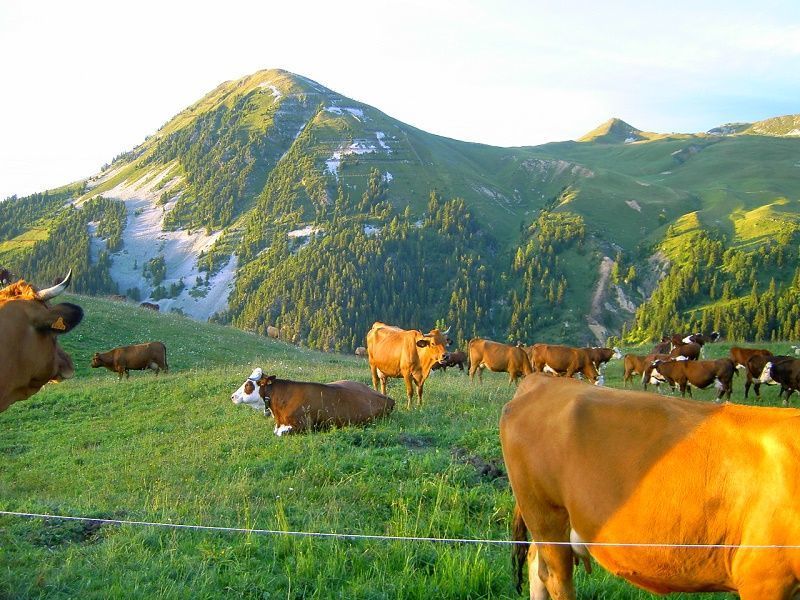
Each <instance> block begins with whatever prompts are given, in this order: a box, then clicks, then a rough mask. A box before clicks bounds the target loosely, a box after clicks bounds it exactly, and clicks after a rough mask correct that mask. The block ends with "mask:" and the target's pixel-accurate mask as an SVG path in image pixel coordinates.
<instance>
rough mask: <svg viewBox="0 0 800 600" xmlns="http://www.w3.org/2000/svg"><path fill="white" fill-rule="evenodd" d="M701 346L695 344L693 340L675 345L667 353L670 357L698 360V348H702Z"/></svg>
mask: <svg viewBox="0 0 800 600" xmlns="http://www.w3.org/2000/svg"><path fill="white" fill-rule="evenodd" d="M702 348H703V347H702V346H701V345H700V344H696V343H694V342H688V343H686V344H679V345H677V346H675V347H674V348H673V349H672V350H671V351H670V353H669V355H670V357H671V358H681V357H683V358H684V359H686V360H698V359H699V358H700V350H702Z"/></svg>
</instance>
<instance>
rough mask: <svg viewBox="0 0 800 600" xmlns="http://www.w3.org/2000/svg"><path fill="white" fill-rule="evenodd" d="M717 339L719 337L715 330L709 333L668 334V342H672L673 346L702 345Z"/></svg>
mask: <svg viewBox="0 0 800 600" xmlns="http://www.w3.org/2000/svg"><path fill="white" fill-rule="evenodd" d="M718 339H719V332H717V331H712V332H711V333H709V334H704V333H687V334H683V333H673V334H672V335H671V336H669V340H670V342H672V345H673V346H680V345H681V344H698V345H700V346H703V345H704V344H709V343H713V342H716V341H717V340H718ZM662 341H663V339H662Z"/></svg>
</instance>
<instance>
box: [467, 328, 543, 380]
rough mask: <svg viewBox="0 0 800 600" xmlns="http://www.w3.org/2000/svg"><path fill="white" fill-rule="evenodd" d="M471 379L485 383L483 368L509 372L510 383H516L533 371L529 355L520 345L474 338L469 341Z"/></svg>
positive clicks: (497, 371)
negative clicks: (476, 377) (476, 373)
mask: <svg viewBox="0 0 800 600" xmlns="http://www.w3.org/2000/svg"><path fill="white" fill-rule="evenodd" d="M468 352H469V380H470V383H472V382H473V381H474V380H475V371H477V372H478V381H479V382H480V383H483V370H484V369H485V368H488V369H489V370H490V371H494V372H496V373H500V372H505V373H508V383H509V384H511V383H516V382H517V380H518V379H519V378H520V377H524V376H525V375H530V374H531V373H533V369H532V368H531V363H530V360H528V355H527V354H525V350H523V349H522V348H521V347H519V346H509V345H508V344H501V343H499V342H493V341H491V340H484V339H482V338H474V339H472V340H470V341H469V348H468Z"/></svg>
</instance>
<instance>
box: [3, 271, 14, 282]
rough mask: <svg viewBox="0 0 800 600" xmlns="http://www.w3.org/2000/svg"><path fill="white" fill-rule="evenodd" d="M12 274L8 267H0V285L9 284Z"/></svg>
mask: <svg viewBox="0 0 800 600" xmlns="http://www.w3.org/2000/svg"><path fill="white" fill-rule="evenodd" d="M13 278H14V276H13V275H12V274H11V271H9V270H8V269H0V285H9V284H10V283H11V280H12V279H13Z"/></svg>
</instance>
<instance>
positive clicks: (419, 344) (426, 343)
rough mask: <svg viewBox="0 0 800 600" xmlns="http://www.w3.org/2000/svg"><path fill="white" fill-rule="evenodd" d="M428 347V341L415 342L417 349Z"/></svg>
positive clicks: (429, 343)
mask: <svg viewBox="0 0 800 600" xmlns="http://www.w3.org/2000/svg"><path fill="white" fill-rule="evenodd" d="M430 345H431V342H430V340H417V347H418V348H427V347H428V346H430Z"/></svg>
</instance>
